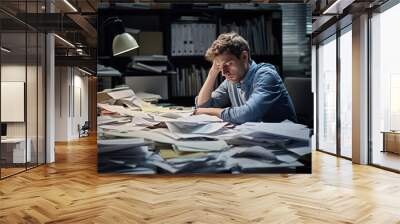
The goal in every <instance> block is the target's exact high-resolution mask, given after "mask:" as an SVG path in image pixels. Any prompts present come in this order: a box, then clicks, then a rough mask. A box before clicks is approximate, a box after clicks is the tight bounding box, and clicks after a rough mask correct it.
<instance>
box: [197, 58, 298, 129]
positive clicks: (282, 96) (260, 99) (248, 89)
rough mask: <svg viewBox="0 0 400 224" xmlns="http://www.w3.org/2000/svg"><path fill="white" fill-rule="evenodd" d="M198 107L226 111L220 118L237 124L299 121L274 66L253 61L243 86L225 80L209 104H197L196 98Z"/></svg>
mask: <svg viewBox="0 0 400 224" xmlns="http://www.w3.org/2000/svg"><path fill="white" fill-rule="evenodd" d="M196 107H199V108H201V107H215V108H225V109H224V110H223V111H222V113H221V118H222V119H223V120H224V121H227V122H230V123H234V124H242V123H245V122H257V121H263V122H281V121H284V120H286V119H288V120H291V121H293V122H297V118H296V113H295V110H294V106H293V103H292V100H291V99H290V96H289V94H288V92H287V90H286V88H285V86H284V84H283V82H282V79H281V78H280V76H279V75H278V72H277V71H276V69H275V67H274V66H273V65H271V64H267V63H261V64H256V63H255V62H254V61H251V63H250V68H249V70H248V71H247V73H246V75H245V76H244V79H243V80H242V81H240V83H236V84H235V83H232V82H230V81H228V80H225V81H223V82H222V83H221V85H220V86H219V87H218V88H217V89H216V90H214V91H213V92H212V94H211V99H210V100H209V101H208V102H206V103H204V104H202V105H198V104H197V98H196Z"/></svg>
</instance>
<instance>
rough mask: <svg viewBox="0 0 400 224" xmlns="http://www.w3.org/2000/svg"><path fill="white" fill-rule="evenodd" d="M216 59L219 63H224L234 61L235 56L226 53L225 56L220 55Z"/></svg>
mask: <svg viewBox="0 0 400 224" xmlns="http://www.w3.org/2000/svg"><path fill="white" fill-rule="evenodd" d="M215 59H216V61H217V62H218V63H224V62H227V61H230V60H232V59H235V56H234V55H233V54H231V53H227V52H224V53H223V54H220V55H218V56H217V57H215Z"/></svg>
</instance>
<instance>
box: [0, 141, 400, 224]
mask: <svg viewBox="0 0 400 224" xmlns="http://www.w3.org/2000/svg"><path fill="white" fill-rule="evenodd" d="M96 162H97V155H96V139H95V138H94V137H89V138H83V139H81V140H80V141H74V142H70V143H68V144H65V143H64V144H57V146H56V163H54V164H49V165H45V166H41V167H38V168H36V169H32V170H29V171H27V172H26V173H21V174H19V175H16V176H13V177H10V178H7V179H5V180H2V181H0V202H1V203H0V223H7V224H8V223H119V224H121V223H400V212H399V211H400V200H399V198H400V175H399V174H396V173H392V172H388V171H384V170H381V169H378V168H375V167H370V166H361V165H355V164H352V163H351V162H350V161H348V160H343V159H339V158H336V157H333V156H330V155H327V154H324V153H321V152H314V153H313V174H311V175H307V174H301V175H300V174H299V175H296V174H291V175H285V174H282V175H281V174H273V175H235V176H230V175H203V176H190V175H185V176H130V175H112V174H102V175H99V174H97V167H96V165H97V164H96Z"/></svg>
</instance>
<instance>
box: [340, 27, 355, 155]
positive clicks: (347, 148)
mask: <svg viewBox="0 0 400 224" xmlns="http://www.w3.org/2000/svg"><path fill="white" fill-rule="evenodd" d="M341 33H342V34H341V36H340V39H339V41H340V50H339V52H340V155H342V156H344V157H348V158H351V157H352V148H351V142H352V138H351V136H352V125H351V124H352V96H353V94H352V74H353V71H352V66H351V65H352V49H351V48H352V32H351V25H350V26H348V27H346V28H345V29H344V30H342V31H341Z"/></svg>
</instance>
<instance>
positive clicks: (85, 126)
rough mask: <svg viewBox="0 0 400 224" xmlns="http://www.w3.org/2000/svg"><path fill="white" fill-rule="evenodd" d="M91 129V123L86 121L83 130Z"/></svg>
mask: <svg viewBox="0 0 400 224" xmlns="http://www.w3.org/2000/svg"><path fill="white" fill-rule="evenodd" d="M89 128H90V125H89V121H85V123H84V124H83V126H82V129H84V130H85V129H89Z"/></svg>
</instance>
